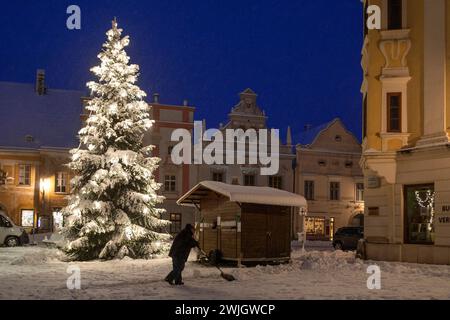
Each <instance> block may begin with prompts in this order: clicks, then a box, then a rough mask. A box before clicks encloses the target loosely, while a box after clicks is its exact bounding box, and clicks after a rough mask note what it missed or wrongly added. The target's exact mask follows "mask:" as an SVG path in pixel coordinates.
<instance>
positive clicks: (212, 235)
mask: <svg viewBox="0 0 450 320" xmlns="http://www.w3.org/2000/svg"><path fill="white" fill-rule="evenodd" d="M200 207H201V212H202V223H203V225H204V227H203V228H202V230H203V231H202V232H201V233H200V245H201V246H202V249H203V250H204V251H205V252H206V253H209V252H210V251H212V250H216V249H219V250H220V251H222V254H223V258H224V259H238V258H239V256H240V254H239V252H240V242H241V241H240V240H241V239H240V233H238V232H237V225H236V224H234V225H231V224H232V222H236V219H237V216H238V215H239V216H240V214H241V208H240V207H239V205H238V204H236V203H234V202H229V201H228V199H227V198H225V197H221V196H218V195H216V194H215V193H212V192H211V193H210V194H209V195H208V197H207V198H205V199H204V200H202V201H201V204H200ZM218 216H220V217H221V222H222V223H224V224H225V226H222V227H219V226H216V224H217V217H218ZM227 224H230V225H229V226H227Z"/></svg>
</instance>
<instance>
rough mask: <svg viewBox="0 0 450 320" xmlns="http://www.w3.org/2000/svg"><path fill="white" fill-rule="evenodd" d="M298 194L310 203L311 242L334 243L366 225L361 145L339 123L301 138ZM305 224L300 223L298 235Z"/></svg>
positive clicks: (332, 122)
mask: <svg viewBox="0 0 450 320" xmlns="http://www.w3.org/2000/svg"><path fill="white" fill-rule="evenodd" d="M298 142H299V144H298V145H297V166H296V169H295V179H296V183H295V185H296V192H297V193H298V194H301V195H303V196H304V197H305V198H306V199H307V200H308V216H307V218H306V223H305V226H306V233H307V238H308V239H310V240H331V239H332V237H333V235H334V232H335V231H336V230H337V229H339V228H341V227H345V226H350V225H354V226H362V225H363V223H364V200H363V197H364V177H363V173H362V170H361V168H360V166H359V161H360V159H361V145H360V143H359V141H358V140H357V139H356V137H355V136H354V135H353V134H352V133H350V132H349V131H348V130H347V129H346V128H345V126H344V124H343V123H342V122H341V120H339V119H335V120H333V121H331V122H329V123H326V124H324V125H321V126H318V127H315V128H310V127H307V128H306V130H305V132H303V133H302V134H301V135H300V136H298ZM302 224H303V221H302V219H301V218H299V217H297V219H296V231H297V232H302Z"/></svg>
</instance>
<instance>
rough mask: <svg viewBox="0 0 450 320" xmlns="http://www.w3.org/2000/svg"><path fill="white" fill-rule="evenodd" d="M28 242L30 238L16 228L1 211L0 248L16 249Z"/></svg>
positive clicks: (22, 230)
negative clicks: (2, 246) (3, 246)
mask: <svg viewBox="0 0 450 320" xmlns="http://www.w3.org/2000/svg"><path fill="white" fill-rule="evenodd" d="M29 242H30V238H29V237H28V234H27V233H26V232H25V230H24V229H23V228H21V227H18V226H16V225H15V224H14V223H13V222H12V221H11V220H10V219H9V218H8V216H7V215H6V214H5V213H4V212H3V211H0V246H1V245H5V246H7V247H17V246H21V245H24V244H28V243H29Z"/></svg>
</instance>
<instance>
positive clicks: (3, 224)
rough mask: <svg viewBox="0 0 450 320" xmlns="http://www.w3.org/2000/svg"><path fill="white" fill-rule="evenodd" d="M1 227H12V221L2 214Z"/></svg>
mask: <svg viewBox="0 0 450 320" xmlns="http://www.w3.org/2000/svg"><path fill="white" fill-rule="evenodd" d="M0 227H3V228H12V223H11V222H9V221H8V219H6V218H5V217H4V216H2V215H0Z"/></svg>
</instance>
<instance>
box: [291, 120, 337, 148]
mask: <svg viewBox="0 0 450 320" xmlns="http://www.w3.org/2000/svg"><path fill="white" fill-rule="evenodd" d="M336 121H340V120H339V119H337V118H336V119H334V120H333V121H330V122H327V123H324V124H321V125H319V126H317V127H313V128H311V129H309V130H306V131H303V132H302V133H300V134H298V135H296V136H295V142H296V143H298V144H301V145H302V146H307V145H311V144H312V143H313V142H314V140H316V138H317V137H318V136H319V135H320V134H321V133H322V132H323V131H324V130H326V129H327V128H329V127H330V126H331V125H332V124H333V123H335V122H336Z"/></svg>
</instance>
